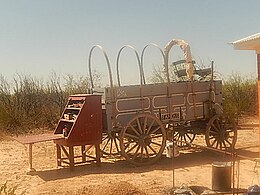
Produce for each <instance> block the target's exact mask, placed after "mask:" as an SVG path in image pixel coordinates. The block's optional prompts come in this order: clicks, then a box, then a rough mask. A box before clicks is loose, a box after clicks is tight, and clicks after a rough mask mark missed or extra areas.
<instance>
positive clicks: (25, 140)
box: [14, 133, 64, 144]
mask: <svg viewBox="0 0 260 195" xmlns="http://www.w3.org/2000/svg"><path fill="white" fill-rule="evenodd" d="M62 138H64V136H63V134H53V133H51V134H50V133H48V134H40V135H29V136H20V137H17V138H14V139H15V140H16V141H18V142H20V143H21V144H34V143H38V142H45V141H51V140H57V139H62Z"/></svg>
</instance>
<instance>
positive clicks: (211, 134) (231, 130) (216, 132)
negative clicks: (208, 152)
mask: <svg viewBox="0 0 260 195" xmlns="http://www.w3.org/2000/svg"><path fill="white" fill-rule="evenodd" d="M205 139H206V143H207V146H209V147H213V148H216V149H220V150H228V149H230V148H233V147H234V146H235V143H236V140H237V130H236V126H235V124H234V122H232V121H230V120H229V119H227V118H226V117H224V116H221V115H215V116H214V117H212V118H211V119H210V121H209V122H208V124H207V128H206V132H205Z"/></svg>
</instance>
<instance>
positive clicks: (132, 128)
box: [120, 113, 166, 166]
mask: <svg viewBox="0 0 260 195" xmlns="http://www.w3.org/2000/svg"><path fill="white" fill-rule="evenodd" d="M165 144H166V131H165V128H164V125H163V124H162V122H161V121H160V120H159V119H158V118H156V117H155V116H153V115H150V114H145V113H144V114H139V115H137V116H135V117H134V118H133V119H132V120H130V121H129V122H128V123H127V125H126V126H125V128H124V129H123V130H122V132H121V134H120V148H121V154H122V155H123V156H124V157H125V158H126V160H127V161H129V162H130V163H132V164H134V165H137V166H141V165H148V164H152V163H154V162H156V161H157V160H158V159H159V158H160V157H161V155H162V153H163V151H164V148H165Z"/></svg>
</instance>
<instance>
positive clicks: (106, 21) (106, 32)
mask: <svg viewBox="0 0 260 195" xmlns="http://www.w3.org/2000/svg"><path fill="white" fill-rule="evenodd" d="M259 9H260V1H259V0H248V1H244V0H228V1H227V0H182V1H176V0H164V1H158V0H131V1H126V0H125V1H123V0H117V1H116V0H103V1H100V0H93V1H89V0H75V1H72V0H44V1H42V0H16V1H15V0H0V26H1V28H0V67H1V74H2V75H4V76H6V77H7V78H12V77H13V75H14V74H16V73H24V74H31V75H33V76H36V77H47V76H48V75H50V73H51V72H53V71H54V72H56V73H58V74H61V75H64V74H67V73H71V74H78V73H80V74H87V64H88V61H87V60H88V54H89V51H90V49H91V47H92V46H93V45H96V44H100V45H102V46H103V47H104V48H105V50H106V51H107V53H108V55H109V59H110V61H111V64H112V68H113V70H114V69H115V61H116V56H117V52H118V50H119V49H120V48H121V47H122V46H124V45H126V44H130V45H132V46H134V47H135V48H136V50H137V51H138V52H140V53H141V50H142V49H143V47H144V46H145V45H146V44H148V43H151V42H153V43H156V44H158V45H159V46H160V47H161V48H163V47H164V46H165V44H166V43H167V42H168V41H170V40H171V39H172V38H178V39H184V40H185V41H186V42H188V43H189V44H190V46H191V51H192V55H193V57H194V59H195V60H196V61H203V63H204V64H205V65H208V64H210V61H211V60H214V61H215V66H216V69H217V71H218V72H220V73H221V74H223V75H224V76H228V75H230V74H232V72H236V73H240V74H242V75H255V74H256V60H255V58H256V57H255V52H254V51H238V50H234V49H233V47H232V46H231V45H228V44H227V43H228V42H231V41H234V40H237V39H240V38H243V37H246V36H248V35H252V34H255V33H258V32H260V21H259V18H260V12H259ZM180 55H181V53H180V51H178V48H176V49H174V50H173V51H172V53H171V58H172V60H175V59H177V58H179V57H180ZM145 59H147V60H146V63H147V65H146V64H145V65H146V66H147V67H149V68H150V70H152V67H153V66H156V65H159V64H160V63H161V58H160V55H159V53H158V51H156V50H155V49H149V50H148V51H147V55H146V58H145ZM120 62H121V63H120V66H122V68H121V70H122V71H121V77H122V78H123V79H124V80H125V83H127V82H131V81H133V80H138V74H137V73H136V71H137V64H136V60H135V56H134V55H133V52H132V51H128V50H127V51H126V52H124V53H123V54H122V58H120ZM93 66H95V68H96V69H97V71H99V72H101V73H102V75H106V74H107V73H106V72H107V69H106V64H105V61H104V59H103V56H101V53H100V51H98V50H97V51H95V52H94V55H93ZM149 68H147V72H149V70H148V69H149ZM114 76H115V75H114ZM104 78H105V76H104ZM104 82H106V83H108V81H104Z"/></svg>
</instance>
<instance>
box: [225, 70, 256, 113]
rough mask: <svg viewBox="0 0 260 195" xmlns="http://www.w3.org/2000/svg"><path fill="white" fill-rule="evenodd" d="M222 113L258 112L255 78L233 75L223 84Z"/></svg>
mask: <svg viewBox="0 0 260 195" xmlns="http://www.w3.org/2000/svg"><path fill="white" fill-rule="evenodd" d="M223 97H224V111H225V113H227V114H229V115H233V116H234V115H241V114H249V115H255V114H257V112H258V109H257V108H258V103H257V81H256V79H255V78H250V77H242V76H241V75H239V74H233V75H231V76H230V77H228V79H227V80H224V84H223Z"/></svg>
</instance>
